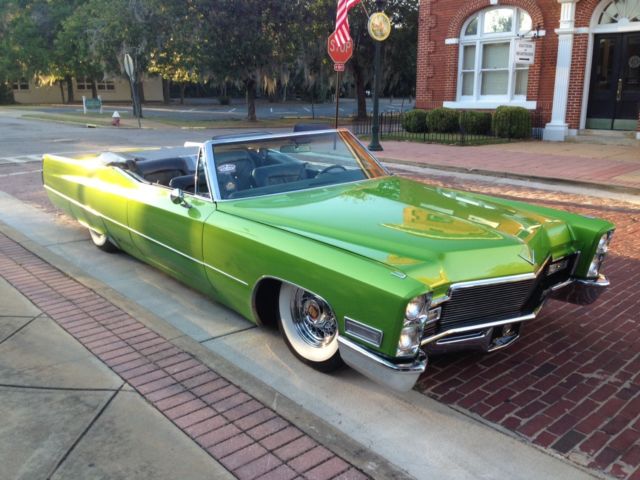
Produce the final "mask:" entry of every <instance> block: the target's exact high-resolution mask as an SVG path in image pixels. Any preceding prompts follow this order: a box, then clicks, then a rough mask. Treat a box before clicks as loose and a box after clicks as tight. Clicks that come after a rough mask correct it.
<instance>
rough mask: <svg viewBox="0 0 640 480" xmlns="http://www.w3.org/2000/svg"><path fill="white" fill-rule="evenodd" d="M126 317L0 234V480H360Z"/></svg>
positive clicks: (172, 339) (168, 336)
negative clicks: (1, 479)
mask: <svg viewBox="0 0 640 480" xmlns="http://www.w3.org/2000/svg"><path fill="white" fill-rule="evenodd" d="M132 315H133V314H132ZM132 315H130V314H129V313H127V312H125V311H124V310H122V309H120V308H119V307H118V306H116V305H115V304H113V303H111V302H110V301H109V300H107V299H106V298H104V297H103V296H102V295H100V294H98V293H96V292H95V291H94V290H91V289H89V288H87V287H86V286H84V285H83V284H81V283H79V282H77V281H76V280H74V279H72V278H70V277H68V276H67V275H65V274H64V273H62V272H60V271H59V270H57V269H56V268H55V267H53V266H52V265H50V264H49V263H47V262H46V261H44V260H42V259H41V258H39V257H37V256H36V255H34V254H33V253H32V252H30V251H29V250H26V249H25V248H23V247H22V246H21V245H19V244H18V243H16V242H15V241H14V240H12V239H11V238H9V237H7V236H5V235H4V234H2V233H0V416H1V417H2V420H3V421H2V423H1V424H0V458H2V467H1V469H0V477H1V478H3V479H4V478H6V479H25V480H27V479H28V480H38V479H47V480H49V479H52V480H53V479H55V480H57V479H67V478H108V479H134V478H136V479H137V478H139V479H149V478H153V479H173V478H180V479H185V480H186V479H205V478H215V479H225V478H240V479H258V478H260V479H262V480H267V479H269V478H271V479H292V478H302V477H304V478H307V479H330V478H338V477H339V478H341V479H343V480H362V479H365V478H368V475H365V474H364V473H363V472H362V471H360V470H359V469H357V468H354V467H353V466H352V464H350V463H349V462H348V461H345V460H344V459H343V458H341V457H340V456H338V455H336V454H335V453H333V452H332V451H331V450H329V449H327V448H325V447H324V446H322V445H320V444H319V443H318V442H316V441H315V440H314V439H313V438H311V437H310V436H309V435H307V434H305V433H304V432H303V431H301V430H300V429H298V428H296V427H295V426H294V425H293V424H292V423H290V422H289V421H288V420H286V419H285V418H283V417H282V416H281V415H279V414H278V413H277V412H276V411H274V409H272V408H269V407H267V406H266V405H265V404H264V403H263V402H261V401H259V400H257V399H256V398H254V397H252V396H251V395H250V394H248V393H247V392H245V391H243V390H242V389H241V388H238V387H237V386H236V385H234V384H232V383H231V382H229V381H228V380H227V379H226V378H225V377H224V376H223V375H222V374H219V373H218V372H216V371H215V370H213V369H211V368H210V367H209V366H208V365H206V364H204V363H203V362H202V361H200V360H199V359H198V358H196V357H194V355H192V354H191V353H188V352H187V351H185V350H183V349H182V348H180V347H179V346H177V345H176V344H179V343H180V342H179V338H178V337H176V336H175V332H174V331H173V330H171V329H167V330H166V331H163V332H161V333H156V332H155V331H153V330H151V329H150V328H148V327H147V326H145V325H144V324H143V323H142V322H140V321H139V320H137V319H134V318H133V316H132ZM335 442H336V444H338V445H340V441H339V440H338V439H336V440H335ZM342 445H344V443H343V444H342ZM346 450H348V449H346ZM345 453H346V452H345V449H343V450H342V455H344V454H345ZM361 457H362V459H363V461H365V462H367V465H366V466H365V467H363V469H372V471H373V472H377V473H378V474H379V475H380V477H379V478H390V477H394V478H402V477H403V475H402V474H401V473H398V472H394V471H392V470H387V469H385V466H383V465H380V464H378V462H376V461H372V457H371V455H367V454H364V455H361Z"/></svg>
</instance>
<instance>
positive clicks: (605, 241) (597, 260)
mask: <svg viewBox="0 0 640 480" xmlns="http://www.w3.org/2000/svg"><path fill="white" fill-rule="evenodd" d="M612 237H613V230H611V231H610V232H607V233H605V234H604V235H602V236H601V237H600V240H598V246H597V247H596V253H595V255H594V256H593V260H591V264H590V265H589V270H588V271H587V277H588V278H596V277H597V276H598V275H600V269H601V268H602V263H603V262H604V258H605V256H606V255H607V252H608V251H609V244H610V243H611V238H612Z"/></svg>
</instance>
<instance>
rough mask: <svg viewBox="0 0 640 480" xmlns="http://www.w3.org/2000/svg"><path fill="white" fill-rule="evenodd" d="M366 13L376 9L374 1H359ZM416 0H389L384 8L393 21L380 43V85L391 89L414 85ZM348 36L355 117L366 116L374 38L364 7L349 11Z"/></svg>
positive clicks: (403, 89)
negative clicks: (381, 59) (355, 107)
mask: <svg viewBox="0 0 640 480" xmlns="http://www.w3.org/2000/svg"><path fill="white" fill-rule="evenodd" d="M362 3H363V4H364V5H365V8H366V9H367V10H368V12H369V13H372V12H374V11H376V7H375V2H373V1H371V0H370V1H368V2H366V1H365V2H362ZM418 8H419V2H418V0H389V1H388V2H387V4H386V7H385V12H386V13H387V15H389V18H390V20H391V24H392V27H393V29H392V31H391V35H390V36H389V38H388V39H387V40H385V41H384V42H383V43H382V45H381V47H382V52H383V55H384V56H383V58H384V64H383V65H382V72H381V73H382V75H381V79H380V80H381V81H380V88H381V90H382V91H383V92H384V91H385V90H387V91H388V92H389V91H390V92H393V91H394V90H395V89H396V88H400V89H401V90H402V92H403V93H409V92H411V90H412V89H413V86H414V85H415V72H416V51H417V37H418ZM349 20H350V26H351V36H352V38H353V41H354V53H353V58H352V59H351V61H350V62H349V64H350V66H351V71H352V72H353V76H354V79H355V84H356V97H357V105H358V113H357V117H358V118H366V116H367V110H366V93H365V90H366V85H367V84H369V83H372V81H373V55H374V47H375V44H374V42H375V40H373V39H372V38H371V37H370V36H369V33H368V31H367V22H368V18H367V16H366V14H365V13H364V9H362V8H355V9H353V10H351V12H350V13H349Z"/></svg>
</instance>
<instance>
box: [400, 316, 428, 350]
mask: <svg viewBox="0 0 640 480" xmlns="http://www.w3.org/2000/svg"><path fill="white" fill-rule="evenodd" d="M421 337H422V324H421V323H420V322H406V323H405V325H404V327H402V330H401V331H400V339H399V340H398V355H413V354H415V353H416V352H417V351H418V347H419V346H420V338H421Z"/></svg>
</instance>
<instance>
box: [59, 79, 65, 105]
mask: <svg viewBox="0 0 640 480" xmlns="http://www.w3.org/2000/svg"><path fill="white" fill-rule="evenodd" d="M58 85H59V86H60V97H61V98H62V103H65V101H64V86H63V85H62V80H58Z"/></svg>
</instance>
